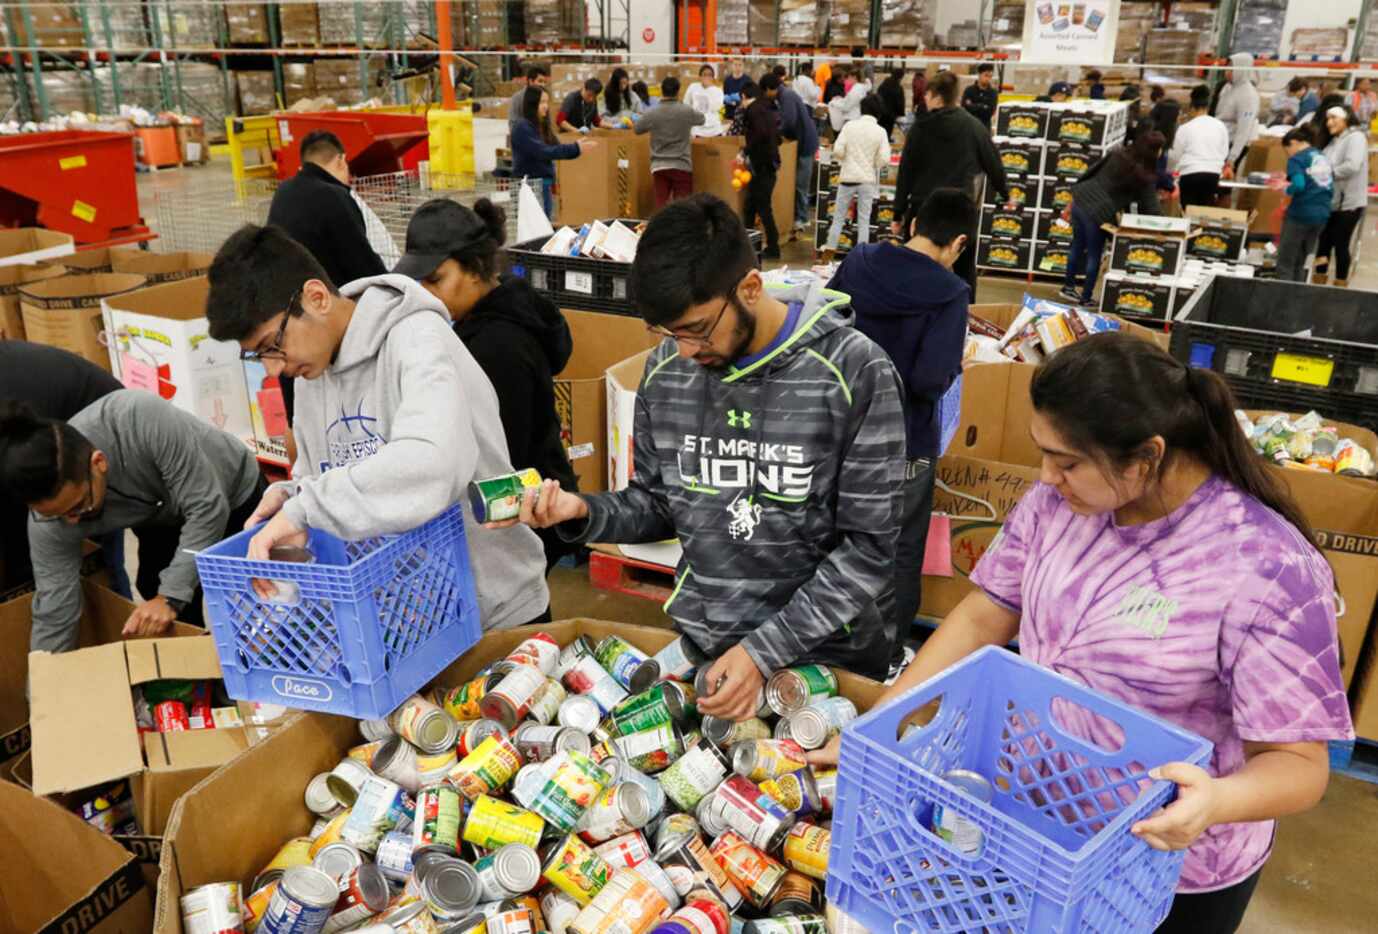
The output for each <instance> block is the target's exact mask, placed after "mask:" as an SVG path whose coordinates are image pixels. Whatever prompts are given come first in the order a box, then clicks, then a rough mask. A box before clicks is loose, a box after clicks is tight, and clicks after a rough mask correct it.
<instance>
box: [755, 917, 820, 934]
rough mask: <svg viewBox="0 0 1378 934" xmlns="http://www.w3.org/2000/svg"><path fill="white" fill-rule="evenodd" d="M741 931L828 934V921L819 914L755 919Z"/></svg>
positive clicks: (779, 933)
mask: <svg viewBox="0 0 1378 934" xmlns="http://www.w3.org/2000/svg"><path fill="white" fill-rule="evenodd" d="M742 930H743V932H744V934H828V919H827V918H825V917H823V915H821V914H808V915H790V916H788V917H776V918H757V919H756V920H755V921H748V922H747V923H746V927H744V928H743V929H742Z"/></svg>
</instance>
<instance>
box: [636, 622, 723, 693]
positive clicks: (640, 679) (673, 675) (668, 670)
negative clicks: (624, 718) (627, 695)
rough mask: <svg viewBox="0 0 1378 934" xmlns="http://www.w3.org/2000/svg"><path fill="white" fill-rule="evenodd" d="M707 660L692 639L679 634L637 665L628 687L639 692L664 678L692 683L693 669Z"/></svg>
mask: <svg viewBox="0 0 1378 934" xmlns="http://www.w3.org/2000/svg"><path fill="white" fill-rule="evenodd" d="M707 660H708V656H707V655H705V654H704V652H703V650H702V649H700V648H699V647H698V645H697V644H696V643H695V642H694V640H692V639H690V638H689V637H688V636H684V635H681V636H680V637H679V638H677V639H675V641H673V642H671V643H669V644H668V645H666V646H665V648H663V649H661V650H660V651H659V652H657V653H655V654H654V655H652V656H651V657H650V658H649V659H647V660H646V661H644V662H642V663H641V664H640V665H638V666H637V668H636V670H635V671H633V672H632V676H631V684H630V685H628V687H630V688H631V690H633V691H636V692H641V691H644V690H646V689H647V688H648V687H650V686H651V685H653V684H655V683H656V682H657V681H661V680H665V679H669V680H672V681H684V682H687V683H693V680H694V673H695V671H697V670H698V667H699V666H700V665H702V664H703V663H704V662H706V661H707Z"/></svg>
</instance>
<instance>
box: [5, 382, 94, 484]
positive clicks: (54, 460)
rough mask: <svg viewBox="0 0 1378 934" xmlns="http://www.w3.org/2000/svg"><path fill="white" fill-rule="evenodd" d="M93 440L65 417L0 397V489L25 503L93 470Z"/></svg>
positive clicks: (79, 479) (72, 481)
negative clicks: (37, 411) (62, 419)
mask: <svg viewBox="0 0 1378 934" xmlns="http://www.w3.org/2000/svg"><path fill="white" fill-rule="evenodd" d="M92 450H93V448H92V447H91V442H89V441H87V440H86V438H85V437H84V436H83V435H82V434H81V432H79V431H77V430H76V429H75V428H73V427H72V426H71V425H69V424H67V423H66V422H60V421H57V420H56V419H51V418H42V417H40V416H38V415H36V414H34V412H33V410H32V409H30V408H29V407H28V406H26V405H23V404H21V403H17V402H5V403H0V489H3V490H4V495H5V496H6V497H7V498H8V499H10V500H12V501H14V502H16V503H22V504H23V505H25V506H28V505H32V504H33V503H37V502H40V501H42V500H45V499H49V498H50V497H52V496H54V495H55V494H56V493H57V491H58V490H60V489H61V488H62V487H63V485H64V484H67V483H85V482H86V480H87V479H88V478H89V477H90V475H91V452H92Z"/></svg>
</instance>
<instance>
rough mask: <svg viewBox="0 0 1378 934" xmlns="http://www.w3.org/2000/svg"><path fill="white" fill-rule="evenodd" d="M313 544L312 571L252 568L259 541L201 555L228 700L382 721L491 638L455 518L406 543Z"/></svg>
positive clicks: (325, 540) (246, 535)
mask: <svg viewBox="0 0 1378 934" xmlns="http://www.w3.org/2000/svg"><path fill="white" fill-rule="evenodd" d="M309 535H310V543H309V545H308V547H309V548H310V549H311V552H312V553H313V554H314V555H315V556H316V562H315V563H314V564H291V563H286V562H281V561H250V560H249V559H247V558H245V557H244V555H245V553H246V552H247V551H248V548H249V539H250V538H252V537H253V530H250V531H245V532H241V533H239V534H238V535H235V536H233V537H231V538H228V539H226V540H225V541H223V542H221V543H220V544H218V545H215V546H213V547H211V548H207V549H206V550H205V551H203V552H201V553H200V554H199V555H197V558H196V569H197V571H199V572H200V575H201V587H202V588H203V589H204V591H205V594H206V598H205V606H206V616H207V618H208V619H209V620H210V628H211V633H212V634H213V635H214V636H215V645H216V649H217V650H218V652H219V654H220V667H221V669H222V670H223V672H224V676H225V687H226V689H227V690H228V691H229V693H230V696H231V697H233V698H236V699H238V700H254V701H267V702H271V703H276V704H284V705H286V706H288V707H294V708H301V709H303V710H315V711H321V712H325V713H337V714H345V715H348V716H351V717H359V718H377V717H383V716H386V715H387V714H388V713H389V712H391V711H392V710H394V709H395V708H396V707H397V705H398V704H400V703H401V702H402V701H404V700H406V698H407V697H408V696H409V695H411V694H413V693H415V692H416V691H417V690H418V689H419V688H421V687H423V686H424V685H425V684H426V682H428V681H430V680H431V678H433V677H435V676H436V674H438V673H439V672H440V671H441V670H442V669H444V668H445V666H446V665H448V664H450V662H452V661H453V660H454V659H456V658H458V657H459V655H461V654H462V653H463V652H465V651H466V650H467V649H469V648H470V647H471V646H472V645H473V644H474V643H476V642H477V641H478V640H479V637H480V636H481V635H482V634H483V633H482V627H481V625H480V622H479V612H478V600H477V598H476V597H475V595H474V580H473V575H472V573H471V572H470V569H469V551H468V548H467V547H466V545H465V541H464V519H463V516H462V515H461V513H460V509H459V507H458V506H455V507H452V508H451V509H449V510H448V511H446V512H444V513H442V514H440V515H439V516H437V517H436V518H434V519H432V520H431V521H430V522H427V523H426V524H425V525H423V526H421V527H419V528H416V529H413V530H412V531H410V532H403V533H402V534H401V535H391V536H386V537H382V538H372V539H368V540H365V541H359V542H346V541H341V540H340V539H338V538H335V537H334V536H332V535H328V534H326V533H325V532H321V531H318V530H315V529H313V530H311V532H310V533H309ZM255 578H267V579H269V580H272V581H274V582H277V584H278V595H277V596H275V597H274V598H273V599H272V600H271V601H265V600H262V599H260V598H259V596H258V594H256V593H255V592H254V590H253V587H252V586H251V584H250V582H251V581H252V580H253V579H255Z"/></svg>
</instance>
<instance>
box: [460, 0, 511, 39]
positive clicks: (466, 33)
mask: <svg viewBox="0 0 1378 934" xmlns="http://www.w3.org/2000/svg"><path fill="white" fill-rule="evenodd" d="M450 21H451V23H452V24H453V28H454V35H455V44H456V46H458V47H461V48H475V47H477V48H491V47H493V46H499V45H506V44H507V4H506V3H505V2H503V0H463V2H459V3H452V4H451V5H450Z"/></svg>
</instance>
